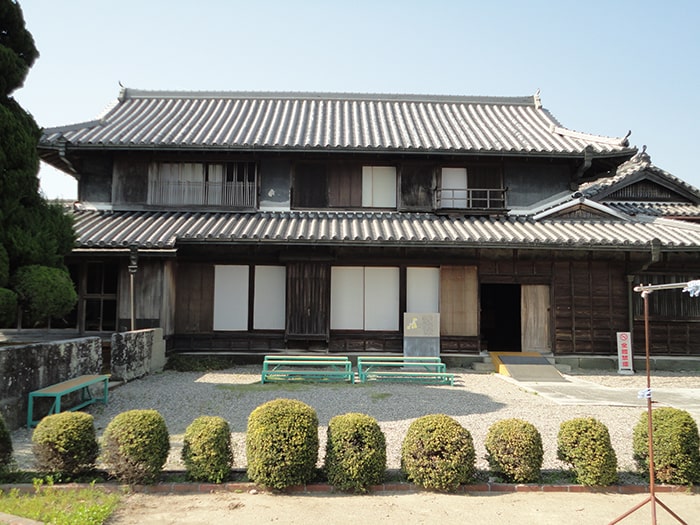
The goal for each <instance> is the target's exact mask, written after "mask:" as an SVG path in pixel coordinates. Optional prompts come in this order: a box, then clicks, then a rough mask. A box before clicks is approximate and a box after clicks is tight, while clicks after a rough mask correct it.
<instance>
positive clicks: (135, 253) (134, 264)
mask: <svg viewBox="0 0 700 525" xmlns="http://www.w3.org/2000/svg"><path fill="white" fill-rule="evenodd" d="M138 264H139V248H138V246H136V245H132V246H130V247H129V295H130V303H131V304H130V310H131V331H132V332H133V331H134V327H135V325H136V323H135V315H134V275H135V274H136V271H137V270H138V269H139V267H138Z"/></svg>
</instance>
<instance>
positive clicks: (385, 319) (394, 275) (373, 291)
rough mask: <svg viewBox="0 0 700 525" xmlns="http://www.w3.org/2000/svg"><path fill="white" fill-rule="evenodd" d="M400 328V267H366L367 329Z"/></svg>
mask: <svg viewBox="0 0 700 525" xmlns="http://www.w3.org/2000/svg"><path fill="white" fill-rule="evenodd" d="M398 329H399V269H398V268H372V267H367V268H365V330H398Z"/></svg>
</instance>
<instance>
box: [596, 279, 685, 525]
mask: <svg viewBox="0 0 700 525" xmlns="http://www.w3.org/2000/svg"><path fill="white" fill-rule="evenodd" d="M686 287H687V283H677V284H655V285H646V286H643V285H642V286H635V288H634V291H635V292H641V294H642V299H644V348H645V357H646V366H647V391H646V398H647V432H648V438H649V439H648V446H649V496H648V497H647V498H646V499H645V500H644V501H642V502H640V503H638V504H637V505H635V506H634V507H632V508H631V509H630V510H628V511H627V512H625V513H624V514H622V515H621V516H618V517H617V518H615V519H614V520H613V521H611V522H610V524H609V525H614V524H615V523H619V522H620V521H622V520H623V519H625V518H626V517H627V516H629V515H630V514H632V513H634V512H636V511H637V510H639V509H641V508H642V507H643V506H644V505H646V504H647V503H651V525H656V504H657V503H658V504H659V505H661V507H662V508H663V509H665V510H666V512H668V513H669V514H670V515H671V516H673V517H674V518H675V519H676V521H678V523H680V524H681V525H688V524H687V523H686V522H685V521H683V520H682V519H681V518H680V517H679V516H678V515H677V514H676V513H675V512H673V511H672V510H671V509H670V508H669V507H668V506H667V505H665V504H664V503H663V502H662V501H661V500H659V499H657V497H656V481H655V479H654V471H655V468H654V425H653V423H652V419H651V415H652V408H651V405H652V400H651V366H650V364H651V363H650V361H651V359H650V354H651V352H650V345H651V343H650V337H649V334H650V330H649V294H651V292H652V291H654V290H670V289H674V288H686Z"/></svg>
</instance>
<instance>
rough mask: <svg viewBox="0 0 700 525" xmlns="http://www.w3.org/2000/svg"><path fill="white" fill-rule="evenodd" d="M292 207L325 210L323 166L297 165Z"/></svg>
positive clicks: (326, 198)
mask: <svg viewBox="0 0 700 525" xmlns="http://www.w3.org/2000/svg"><path fill="white" fill-rule="evenodd" d="M293 197H294V206H295V207H298V208H326V207H327V206H328V183H327V177H326V166H325V164H319V163H302V164H297V166H296V169H295V172H294V195H293Z"/></svg>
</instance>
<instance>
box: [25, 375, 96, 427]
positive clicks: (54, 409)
mask: <svg viewBox="0 0 700 525" xmlns="http://www.w3.org/2000/svg"><path fill="white" fill-rule="evenodd" d="M99 383H102V385H101V393H102V397H93V395H92V393H91V392H90V387H91V386H92V385H97V384H99ZM78 391H80V403H79V404H77V405H75V406H73V407H71V408H69V409H68V410H80V409H81V408H83V407H86V406H88V405H91V404H92V403H94V402H96V401H102V402H103V403H104V404H105V405H106V404H107V396H108V394H109V375H84V376H80V377H76V378H75V379H69V380H68V381H63V382H62V383H56V384H55V385H51V386H47V387H45V388H42V389H39V390H35V391H34V392H30V393H29V406H28V407H27V428H32V427H35V426H36V425H37V423H39V421H40V419H37V420H34V400H35V399H37V398H39V397H52V398H53V404H52V405H51V409H50V410H49V413H48V414H47V415H50V414H58V413H59V412H60V411H61V398H62V397H63V396H66V395H68V394H71V393H73V392H78Z"/></svg>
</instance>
